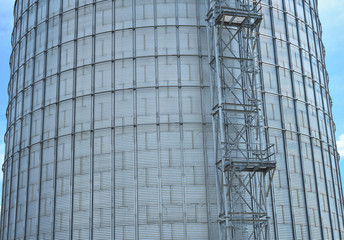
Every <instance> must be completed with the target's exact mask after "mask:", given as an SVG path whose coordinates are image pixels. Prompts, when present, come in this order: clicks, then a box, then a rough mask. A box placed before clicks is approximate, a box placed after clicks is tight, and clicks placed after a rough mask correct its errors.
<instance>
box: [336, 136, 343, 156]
mask: <svg viewBox="0 0 344 240" xmlns="http://www.w3.org/2000/svg"><path fill="white" fill-rule="evenodd" d="M337 148H338V152H339V154H340V156H342V157H344V134H342V135H340V136H339V138H338V140H337Z"/></svg>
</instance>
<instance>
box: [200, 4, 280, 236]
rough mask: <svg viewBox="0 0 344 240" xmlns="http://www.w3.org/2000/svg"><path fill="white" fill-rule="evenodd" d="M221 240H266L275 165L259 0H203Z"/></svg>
mask: <svg viewBox="0 0 344 240" xmlns="http://www.w3.org/2000/svg"><path fill="white" fill-rule="evenodd" d="M206 4H207V6H208V13H207V22H208V53H209V65H210V83H211V99H212V107H213V108H212V119H213V121H212V122H213V140H214V155H215V164H216V167H215V169H216V187H217V191H216V192H217V202H218V228H219V238H220V239H235V240H238V239H259V240H260V239H270V236H269V217H268V211H267V196H268V192H269V190H270V188H271V182H272V178H273V175H274V172H275V169H276V162H275V160H274V146H273V145H270V144H269V143H268V140H267V137H266V134H265V131H264V124H263V114H262V102H261V99H260V86H261V84H260V81H261V79H260V78H259V64H258V63H257V57H258V51H257V42H258V33H259V27H260V23H261V21H262V14H261V13H260V1H252V0H206Z"/></svg>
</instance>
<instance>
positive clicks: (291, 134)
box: [1, 0, 344, 239]
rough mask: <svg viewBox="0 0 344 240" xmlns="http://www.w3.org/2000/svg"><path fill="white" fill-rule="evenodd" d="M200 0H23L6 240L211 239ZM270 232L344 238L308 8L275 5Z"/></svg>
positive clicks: (267, 9) (320, 53)
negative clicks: (275, 170)
mask: <svg viewBox="0 0 344 240" xmlns="http://www.w3.org/2000/svg"><path fill="white" fill-rule="evenodd" d="M205 8H206V7H205V4H204V3H203V1H196V0H178V1H177V0H169V1H160V0H145V1H143V0H133V1H108V0H104V1H93V0H88V1H86V0H79V1H76V2H73V1H67V0H53V1H49V3H48V1H47V0H39V1H33V0H31V1H29V0H18V1H17V2H16V4H15V11H14V18H15V26H14V31H13V37H12V44H13V54H12V56H11V79H10V83H9V105H8V125H7V128H8V130H7V132H6V135H5V142H6V154H5V164H4V165H3V168H4V182H3V196H2V211H1V226H2V230H1V239H14V238H18V239H23V238H36V237H37V236H39V237H40V238H42V239H43V238H44V239H45V238H51V239H68V238H71V237H73V238H75V239H87V238H92V237H93V238H94V239H110V238H113V239H135V238H142V239H216V238H217V237H218V236H217V234H218V232H217V224H216V219H217V216H216V212H217V209H216V208H217V206H216V192H215V190H216V188H215V170H214V164H215V163H214V162H213V143H212V134H211V124H210V122H211V118H210V111H211V109H210V108H211V107H210V101H209V100H210V96H209V95H210V91H209V83H208V82H209V79H208V78H209V76H208V75H209V72H208V67H207V64H208V63H207V56H206V54H207V43H206V31H205V25H206V23H205V12H206V10H205ZM262 12H263V14H264V20H263V23H262V26H261V29H260V32H261V35H260V43H259V45H260V53H261V54H260V58H261V59H260V60H261V62H260V64H261V70H262V72H261V77H262V79H263V85H264V89H263V90H264V91H263V92H262V95H263V98H264V101H265V102H264V112H265V117H266V125H267V128H266V129H267V130H266V131H267V133H268V134H269V139H270V142H271V143H273V144H275V147H276V151H277V155H276V159H277V161H278V164H277V168H278V169H277V172H276V174H275V177H274V182H273V189H272V193H271V195H270V199H269V204H270V209H269V213H270V215H271V216H272V220H271V231H273V233H274V234H271V236H274V238H276V239H278V238H280V239H290V238H291V236H293V237H294V238H300V239H301V238H302V239H307V238H314V239H318V238H319V239H320V238H326V239H327V238H334V239H337V238H338V239H339V238H341V237H342V234H343V229H344V226H343V207H342V202H343V196H342V187H341V183H340V177H339V169H338V154H337V151H336V145H335V144H336V143H335V136H334V124H333V119H332V113H331V100H330V97H329V94H328V76H327V73H326V69H325V65H324V49H323V45H322V42H321V38H319V37H321V26H320V22H319V19H318V16H317V5H316V3H315V1H314V0H310V1H296V0H278V1H277V0H265V1H263V8H262Z"/></svg>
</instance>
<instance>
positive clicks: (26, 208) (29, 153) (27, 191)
mask: <svg viewBox="0 0 344 240" xmlns="http://www.w3.org/2000/svg"><path fill="white" fill-rule="evenodd" d="M27 4H28V5H27V9H28V13H29V5H30V3H29V1H27ZM37 17H38V4H37V5H36V16H35V21H34V29H35V34H34V37H35V38H34V47H33V48H34V49H33V57H32V62H33V63H32V65H33V66H32V79H31V84H30V85H31V103H30V113H29V115H30V131H29V132H30V133H29V143H28V150H29V151H28V163H27V179H26V184H27V185H26V201H25V226H24V239H26V231H27V215H28V203H29V187H30V162H31V148H32V146H31V137H32V111H33V99H34V82H35V65H36V64H35V63H36V44H37V28H36V26H37ZM28 25H29V14H28V19H27V28H26V30H27V31H28V30H29V29H28ZM25 80H26V79H25Z"/></svg>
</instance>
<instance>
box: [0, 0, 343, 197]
mask: <svg viewBox="0 0 344 240" xmlns="http://www.w3.org/2000/svg"><path fill="white" fill-rule="evenodd" d="M318 1H319V12H320V18H321V21H322V26H323V40H324V44H325V47H326V65H327V70H328V72H329V75H330V91H331V96H332V99H333V115H334V120H335V123H336V127H337V132H336V136H337V145H338V149H339V152H340V153H341V155H342V156H344V100H343V93H344V57H343V56H344V44H343V43H344V27H343V23H344V11H343V6H342V1H343V0H318ZM13 4H14V0H0V6H1V7H0V19H1V20H0V163H2V162H3V158H4V150H5V146H4V141H3V136H4V133H5V130H6V117H5V113H6V106H7V100H8V98H7V83H8V80H9V75H10V72H9V65H8V61H9V57H10V54H11V44H10V39H11V38H10V36H11V31H12V8H13ZM343 159H344V158H342V160H341V161H340V167H341V172H342V181H343V183H344V161H343ZM0 179H1V180H0V184H1V185H0V189H1V186H2V172H1V171H0ZM0 193H1V190H0ZM0 201H1V198H0Z"/></svg>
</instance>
